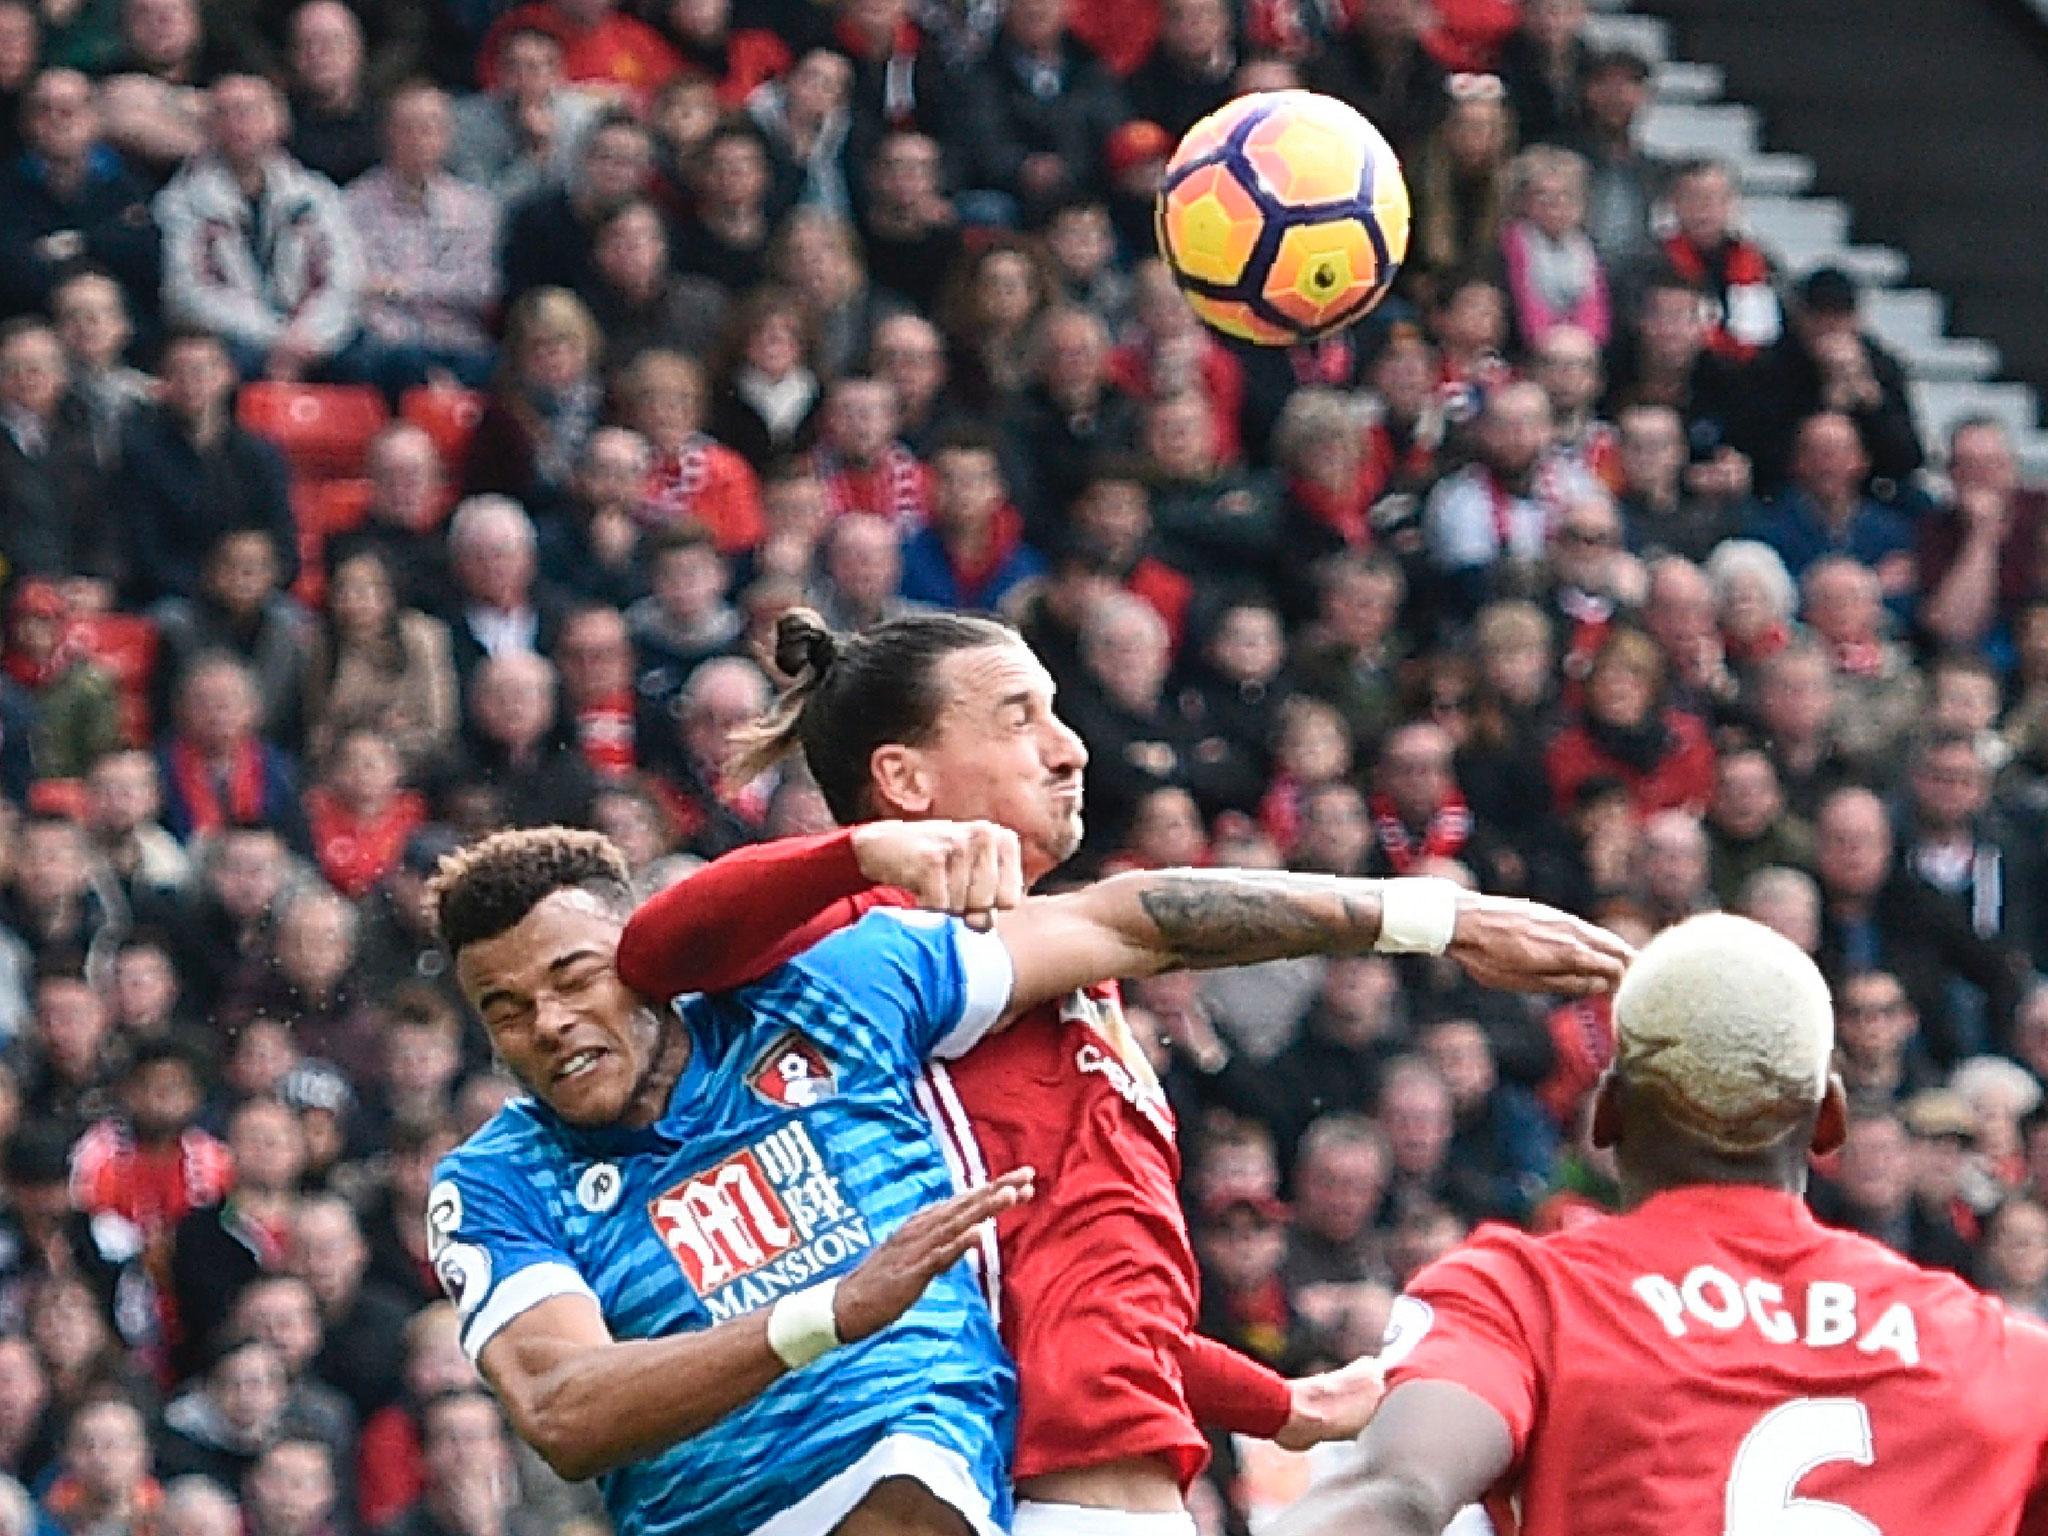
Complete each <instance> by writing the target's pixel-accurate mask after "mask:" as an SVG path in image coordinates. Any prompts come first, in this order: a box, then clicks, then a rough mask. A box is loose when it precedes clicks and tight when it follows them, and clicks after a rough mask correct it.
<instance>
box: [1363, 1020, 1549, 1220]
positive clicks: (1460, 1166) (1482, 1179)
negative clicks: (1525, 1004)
mask: <svg viewBox="0 0 2048 1536" xmlns="http://www.w3.org/2000/svg"><path fill="white" fill-rule="evenodd" d="M1420 1044H1421V1047H1422V1051H1423V1054H1424V1056H1425V1057H1426V1058H1427V1059H1428V1061H1429V1063H1430V1064H1431V1065H1432V1066H1433V1067H1435V1068H1436V1070H1437V1072H1438V1073H1439V1074H1440V1075H1441V1077H1442V1079H1443V1082H1444V1086H1445V1087H1446V1088H1447V1089H1448V1090H1449V1094H1450V1103H1451V1117H1452V1122H1453V1127H1454V1128H1453V1130H1452V1133H1451V1147H1450V1163H1451V1166H1452V1168H1453V1169H1454V1170H1455V1172H1454V1173H1453V1174H1452V1175H1451V1178H1452V1187H1453V1203H1454V1204H1457V1205H1459V1206H1461V1207H1462V1208H1463V1209H1465V1210H1468V1211H1469V1212H1470V1213H1471V1214H1472V1215H1473V1216H1475V1217H1483V1216H1492V1217H1497V1218H1506V1219H1508V1220H1512V1221H1526V1220H1527V1219H1528V1214H1529V1211H1530V1209H1531V1207H1532V1206H1533V1204H1534V1202H1535V1200H1536V1198H1537V1196H1539V1195H1540V1194H1542V1192H1543V1190H1544V1187H1545V1182H1546V1180H1547V1179H1548V1177H1549V1173H1550V1169H1551V1167H1552V1166H1553V1165H1554V1164H1555V1162H1556V1160H1557V1137H1556V1133H1555V1131H1554V1130H1553V1129H1552V1127H1551V1124H1550V1121H1549V1119H1548V1118H1547V1117H1546V1116H1545V1115H1544V1113H1543V1111H1542V1108H1541V1107H1540V1106H1539V1105H1538V1103H1537V1101H1536V1097H1535V1095H1534V1094H1532V1093H1531V1092H1530V1091H1529V1090H1528V1089H1527V1088H1524V1087H1522V1086H1520V1085H1519V1084H1515V1083H1504V1082H1502V1081H1501V1080H1500V1075H1499V1071H1498V1068H1497V1067H1496V1065H1495V1062H1494V1053H1493V1045H1492V1043H1491V1042H1490V1041H1489V1040H1488V1039H1487V1035H1486V1031H1485V1030H1483V1029H1481V1028H1480V1027H1479V1024H1478V1023H1477V1022H1476V1021H1474V1020H1472V1019H1468V1018H1457V1017H1453V1018H1444V1019H1437V1020H1434V1021H1432V1022H1430V1023H1427V1024H1425V1025H1423V1027H1422V1030H1421V1035H1420ZM1387 1091H1388V1092H1392V1091H1393V1087H1392V1084H1391V1083H1390V1085H1389V1088H1388V1090H1387ZM1383 1112H1384V1111H1383Z"/></svg>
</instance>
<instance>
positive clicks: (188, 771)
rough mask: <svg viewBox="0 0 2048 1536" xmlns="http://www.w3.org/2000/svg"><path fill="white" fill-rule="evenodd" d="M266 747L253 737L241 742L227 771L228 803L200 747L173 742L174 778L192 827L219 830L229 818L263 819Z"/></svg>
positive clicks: (240, 820)
mask: <svg viewBox="0 0 2048 1536" xmlns="http://www.w3.org/2000/svg"><path fill="white" fill-rule="evenodd" d="M263 779H264V774H263V748H262V747H260V746H258V745H257V744H256V743H255V742H253V741H244V742H241V743H238V744H237V745H236V747H235V749H234V752H233V757H232V760H231V761H230V763H229V764H228V771H227V803H226V804H225V805H223V804H222V803H221V797H220V786H219V784H218V782H217V781H216V780H215V778H214V776H213V770H212V767H211V765H209V764H208V763H207V761H206V759H205V758H203V757H201V756H200V755H199V749H198V748H197V747H195V746H193V745H192V744H191V743H190V742H189V741H174V742H172V743H171V782H172V783H173V784H175V785H176V786H177V789H178V798H179V799H181V800H182V801H184V803H185V813H186V815H187V816H188V817H189V818H190V820H191V823H192V830H193V832H195V833H199V832H218V831H219V830H220V829H221V828H222V827H224V826H226V825H228V823H229V822H231V821H232V822H235V823H237V824H239V825H250V824H253V823H255V822H258V821H261V820H262V819H263Z"/></svg>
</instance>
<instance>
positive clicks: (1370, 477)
mask: <svg viewBox="0 0 2048 1536" xmlns="http://www.w3.org/2000/svg"><path fill="white" fill-rule="evenodd" d="M1436 428H1437V430H1435V431H1431V430H1430V424H1429V422H1428V420H1427V418H1425V419H1424V420H1423V421H1419V422H1417V423H1416V424H1415V430H1414V432H1412V433H1411V434H1409V438H1408V446H1407V447H1405V448H1403V447H1402V446H1401V445H1400V444H1399V443H1398V442H1396V441H1395V440H1394V429H1393V428H1392V427H1390V426H1388V425H1387V424H1386V423H1385V422H1384V421H1376V422H1374V423H1373V424H1372V425H1371V426H1369V427H1367V428H1366V429H1365V473H1364V479H1365V483H1366V484H1367V485H1368V486H1370V487H1371V491H1370V493H1369V494H1368V495H1367V497H1366V503H1367V505H1368V506H1369V505H1371V504H1372V503H1373V502H1375V501H1377V500H1379V498H1380V497H1381V496H1382V495H1383V494H1384V493H1385V492H1386V491H1387V490H1388V489H1389V488H1393V487H1399V486H1404V485H1420V484H1421V483H1422V482H1423V481H1425V480H1427V479H1429V478H1430V476H1431V475H1433V474H1435V473H1436V450H1437V445H1438V444H1439V443H1440V442H1442V440H1443V431H1442V423H1441V422H1438V423H1436Z"/></svg>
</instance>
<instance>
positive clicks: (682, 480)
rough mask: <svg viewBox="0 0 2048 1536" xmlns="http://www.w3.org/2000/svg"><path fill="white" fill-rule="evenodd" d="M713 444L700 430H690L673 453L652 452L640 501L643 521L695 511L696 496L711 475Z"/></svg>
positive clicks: (676, 517)
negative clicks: (688, 434)
mask: <svg viewBox="0 0 2048 1536" xmlns="http://www.w3.org/2000/svg"><path fill="white" fill-rule="evenodd" d="M714 446H715V445H714V444H713V443H712V441H711V439H710V438H709V437H707V436H706V435H705V434H704V433H702V432H693V433H691V434H690V436H689V437H688V438H686V439H685V440H684V442H683V446H682V447H681V448H679V449H677V450H676V451H675V452H674V453H663V454H657V455H656V456H655V460H654V467H653V468H652V469H651V470H649V471H648V474H647V490H646V493H645V494H644V495H643V497H642V498H641V502H640V516H641V518H642V520H643V521H647V522H652V523H656V524H665V523H673V522H678V521H680V520H681V519H683V518H686V517H690V516H693V515H694V514H695V512H696V508H697V498H698V497H699V496H700V495H702V494H703V492H704V487H705V486H706V485H707V484H708V483H709V482H710V479H711V450H712V448H713V447H714Z"/></svg>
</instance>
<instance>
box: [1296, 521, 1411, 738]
mask: <svg viewBox="0 0 2048 1536" xmlns="http://www.w3.org/2000/svg"><path fill="white" fill-rule="evenodd" d="M1311 575H1312V578H1313V581H1314V584H1315V589H1316V594H1317V602H1316V617H1315V622H1314V623H1313V624H1311V625H1310V626H1309V627H1308V629H1307V630H1306V631H1305V632H1304V633H1303V634H1302V635H1301V637H1300V642H1299V645H1298V648H1297V651H1296V658H1295V665H1294V671H1295V676H1296V677H1297V678H1298V679H1299V681H1300V684H1301V687H1302V690H1303V691H1304V692H1306V693H1312V694H1314V695H1316V696H1317V697H1318V698H1322V699H1327V700H1328V701H1329V702H1330V703H1331V704H1333V705H1335V706H1336V707H1337V709H1338V711H1339V712H1340V713H1341V714H1342V716H1343V719H1344V724H1345V726H1346V728H1347V729H1348V730H1349V732H1350V734H1351V737H1352V739H1353V740H1354V741H1360V742H1364V741H1371V740H1374V739H1375V738H1377V737H1378V736H1379V734H1380V733H1381V732H1382V731H1383V730H1385V729H1386V727H1387V726H1388V725H1390V724H1391V723H1392V722H1393V717H1394V709H1395V705H1396V682H1397V672H1398V668H1399V664H1400V662H1401V659H1402V649H1403V641H1402V639H1401V636H1400V635H1399V633H1398V632H1397V631H1396V628H1395V620H1396V619H1397V618H1398V617H1399V615H1400V611H1401V600H1402V597H1403V596H1404V594H1405V592H1406V586H1407V584H1406V582H1405V581H1404V580H1403V578H1402V575H1401V568H1400V566H1399V565H1397V564H1396V563H1395V562H1394V561H1392V560H1390V559H1388V558H1386V557H1385V556H1372V555H1356V554H1350V555H1336V556H1332V557H1330V558H1329V559H1327V560H1324V561H1322V562H1320V563H1318V564H1317V565H1316V566H1314V567H1313V568H1312V571H1311Z"/></svg>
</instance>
